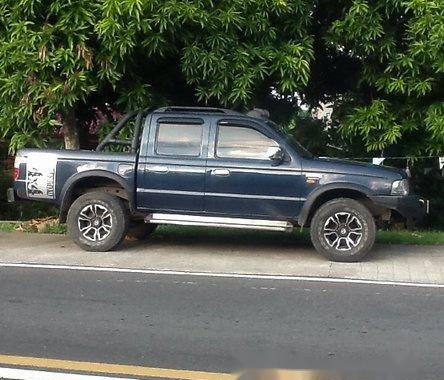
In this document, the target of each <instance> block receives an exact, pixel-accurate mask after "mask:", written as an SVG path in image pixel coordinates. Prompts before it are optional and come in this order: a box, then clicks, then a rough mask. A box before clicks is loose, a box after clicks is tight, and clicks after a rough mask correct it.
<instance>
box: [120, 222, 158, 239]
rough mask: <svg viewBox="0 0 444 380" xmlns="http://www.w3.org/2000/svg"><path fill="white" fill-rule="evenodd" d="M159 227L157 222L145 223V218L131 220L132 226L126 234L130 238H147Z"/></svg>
mask: <svg viewBox="0 0 444 380" xmlns="http://www.w3.org/2000/svg"><path fill="white" fill-rule="evenodd" d="M156 228H157V224H154V223H145V222H144V221H143V220H134V221H131V222H130V227H129V229H128V232H127V234H126V236H128V237H129V238H130V239H137V240H145V239H147V238H148V237H149V236H150V235H151V234H152V233H153V232H154V231H155V230H156Z"/></svg>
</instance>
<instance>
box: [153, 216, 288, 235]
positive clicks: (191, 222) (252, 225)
mask: <svg viewBox="0 0 444 380" xmlns="http://www.w3.org/2000/svg"><path fill="white" fill-rule="evenodd" d="M145 222H146V223H156V224H177V225H181V226H204V227H228V228H243V229H253V230H268V231H291V230H292V229H293V224H291V223H290V222H287V221H282V220H265V219H244V218H220V217H213V216H195V215H184V214H160V213H154V214H150V215H148V216H147V217H146V218H145Z"/></svg>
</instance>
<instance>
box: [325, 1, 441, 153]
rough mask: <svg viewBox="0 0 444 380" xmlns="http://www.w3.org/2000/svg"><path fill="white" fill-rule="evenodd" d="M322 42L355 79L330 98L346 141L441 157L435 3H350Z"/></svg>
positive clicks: (437, 5) (438, 35)
mask: <svg viewBox="0 0 444 380" xmlns="http://www.w3.org/2000/svg"><path fill="white" fill-rule="evenodd" d="M326 40H327V41H328V43H329V44H330V45H331V46H333V47H334V49H335V55H336V56H343V57H345V59H347V60H348V61H350V62H354V63H355V66H356V70H357V71H355V72H356V73H357V74H358V75H355V74H354V73H351V78H354V77H356V80H355V82H354V83H353V82H352V83H351V85H350V87H349V88H348V89H347V90H346V91H344V92H343V93H340V94H336V96H335V99H334V101H335V116H336V119H335V122H336V125H340V126H341V127H342V128H343V131H344V132H345V134H346V135H348V136H358V137H359V139H363V141H364V144H365V147H366V148H367V150H368V151H383V150H385V149H388V148H391V149H392V150H394V149H396V151H397V153H398V154H399V153H402V154H408V155H417V154H442V153H443V152H444V92H443V88H444V80H443V78H444V77H443V73H444V2H443V1H442V0H408V1H400V0H378V1H365V0H353V1H352V2H351V4H350V6H348V7H346V8H344V10H343V12H342V14H341V16H340V17H339V18H338V19H337V20H335V21H333V23H332V25H331V28H330V30H329V32H328V33H327V34H326ZM354 141H356V139H355V140H354Z"/></svg>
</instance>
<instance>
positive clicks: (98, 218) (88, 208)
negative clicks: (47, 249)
mask: <svg viewBox="0 0 444 380" xmlns="http://www.w3.org/2000/svg"><path fill="white" fill-rule="evenodd" d="M128 225H129V216H128V211H127V208H126V207H125V204H124V203H123V201H122V200H121V199H119V198H117V197H115V196H113V195H110V194H107V193H103V192H91V193H87V194H84V195H81V196H80V197H79V198H77V199H76V200H75V201H74V203H73V204H72V205H71V207H70V209H69V211H68V217H67V226H68V232H69V234H70V235H71V238H72V239H73V240H74V243H76V244H77V245H78V246H79V247H80V248H82V249H84V250H86V251H96V252H106V251H110V250H112V249H113V248H115V247H117V246H118V245H119V244H120V243H121V242H122V240H123V239H124V237H125V235H126V232H127V230H128Z"/></svg>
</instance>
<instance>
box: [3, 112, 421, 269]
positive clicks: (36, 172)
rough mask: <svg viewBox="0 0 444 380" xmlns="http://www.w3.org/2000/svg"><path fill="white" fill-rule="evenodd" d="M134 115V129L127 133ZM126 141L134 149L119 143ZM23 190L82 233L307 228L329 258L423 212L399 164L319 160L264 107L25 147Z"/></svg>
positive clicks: (115, 239) (141, 115)
mask: <svg viewBox="0 0 444 380" xmlns="http://www.w3.org/2000/svg"><path fill="white" fill-rule="evenodd" d="M128 122H131V123H132V126H133V138H132V139H130V140H127V139H119V137H118V136H119V133H120V131H121V130H122V128H124V127H125V125H127V123H128ZM116 145H117V146H121V147H123V148H125V149H124V150H125V152H124V153H122V152H112V151H110V149H109V148H110V147H112V146H116ZM14 176H15V182H14V188H13V189H10V190H9V192H8V196H9V199H10V200H14V199H16V198H24V199H32V200H41V201H47V202H53V203H56V204H57V205H58V206H59V207H60V220H61V221H62V222H65V221H66V222H67V225H68V230H69V233H70V235H71V236H72V238H73V239H74V241H75V242H76V243H77V244H78V245H79V246H80V247H82V248H84V249H86V250H91V251H107V250H110V249H113V248H114V247H116V246H118V244H119V243H120V242H121V241H122V239H123V238H124V237H125V235H126V234H127V232H128V229H129V228H137V231H138V234H140V235H143V234H144V235H148V234H149V233H150V232H152V231H153V230H154V229H155V227H156V226H157V225H158V224H179V225H192V226H215V227H234V228H252V229H258V230H275V231H291V230H292V229H293V228H295V227H297V226H299V227H306V226H309V227H310V229H311V238H312V241H313V244H314V246H315V247H316V249H317V250H318V251H319V252H320V253H322V254H324V255H325V256H326V257H328V258H329V259H331V260H339V261H357V260H359V259H361V258H362V257H364V256H365V254H366V253H367V252H368V251H369V250H370V248H371V247H372V245H373V243H374V240H375V230H376V225H377V223H378V222H379V221H389V220H390V219H391V218H403V219H405V220H407V221H409V222H412V221H414V220H417V219H419V218H421V217H422V216H423V215H424V213H425V208H426V207H425V202H424V201H422V200H420V199H419V198H418V197H417V196H416V195H414V194H410V190H409V179H408V176H407V175H406V173H404V172H403V171H400V170H396V169H391V168H387V167H380V166H375V165H369V164H363V163H358V162H352V161H344V160H335V159H327V158H317V157H314V156H313V155H311V154H310V153H309V152H308V151H307V150H305V149H304V148H303V147H302V146H301V145H299V143H298V142H297V141H295V140H294V139H293V138H292V137H291V136H287V135H286V134H285V133H284V132H283V131H281V130H280V128H279V127H278V126H277V125H276V124H275V123H273V122H272V121H270V120H269V119H268V118H267V117H266V115H265V112H263V111H261V110H253V111H252V112H250V113H248V114H242V113H238V112H235V111H231V110H226V109H219V108H193V107H164V108H160V109H157V110H154V111H140V112H133V113H130V114H128V115H126V116H125V117H124V118H123V119H122V120H121V121H120V122H119V123H118V124H117V125H116V126H115V128H114V129H113V130H112V131H111V133H110V134H109V135H108V136H107V137H106V138H105V139H104V140H103V141H102V142H101V143H100V144H99V146H98V147H97V149H96V151H69V150H41V149H23V150H20V151H19V152H18V153H17V156H16V160H15V169H14Z"/></svg>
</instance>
